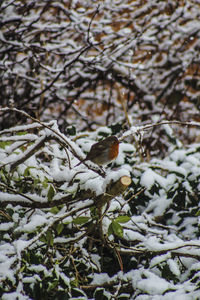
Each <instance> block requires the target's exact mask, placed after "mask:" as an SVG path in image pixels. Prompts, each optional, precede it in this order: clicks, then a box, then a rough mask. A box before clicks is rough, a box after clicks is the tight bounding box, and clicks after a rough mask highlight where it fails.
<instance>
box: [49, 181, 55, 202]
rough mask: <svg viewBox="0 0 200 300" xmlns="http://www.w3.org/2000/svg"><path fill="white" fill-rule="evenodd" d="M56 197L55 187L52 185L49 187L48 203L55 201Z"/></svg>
mask: <svg viewBox="0 0 200 300" xmlns="http://www.w3.org/2000/svg"><path fill="white" fill-rule="evenodd" d="M54 195H55V189H54V187H53V185H52V184H51V185H50V187H49V190H48V193H47V198H48V201H51V200H52V199H53V197H54Z"/></svg>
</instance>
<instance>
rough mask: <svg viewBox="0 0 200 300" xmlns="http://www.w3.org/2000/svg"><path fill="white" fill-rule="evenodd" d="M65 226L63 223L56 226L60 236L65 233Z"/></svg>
mask: <svg viewBox="0 0 200 300" xmlns="http://www.w3.org/2000/svg"><path fill="white" fill-rule="evenodd" d="M63 228H64V225H63V223H58V224H57V226H56V231H57V233H58V234H60V233H61V232H62V231H63Z"/></svg>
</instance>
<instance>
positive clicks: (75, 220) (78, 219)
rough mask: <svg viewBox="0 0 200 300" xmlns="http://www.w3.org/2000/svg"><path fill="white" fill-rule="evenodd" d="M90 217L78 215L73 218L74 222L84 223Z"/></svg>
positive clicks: (77, 223)
mask: <svg viewBox="0 0 200 300" xmlns="http://www.w3.org/2000/svg"><path fill="white" fill-rule="evenodd" d="M89 219H90V218H89V217H77V218H76V219H74V220H73V223H74V224H76V225H83V224H85V223H87V222H88V221H89Z"/></svg>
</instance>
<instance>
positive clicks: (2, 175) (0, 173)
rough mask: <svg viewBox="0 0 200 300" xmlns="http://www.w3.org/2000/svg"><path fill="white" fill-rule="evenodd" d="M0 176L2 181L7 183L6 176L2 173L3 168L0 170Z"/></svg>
mask: <svg viewBox="0 0 200 300" xmlns="http://www.w3.org/2000/svg"><path fill="white" fill-rule="evenodd" d="M0 178H1V180H2V182H4V183H7V180H6V176H5V175H4V172H3V169H1V171H0Z"/></svg>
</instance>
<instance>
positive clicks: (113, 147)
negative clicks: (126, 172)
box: [76, 135, 119, 166]
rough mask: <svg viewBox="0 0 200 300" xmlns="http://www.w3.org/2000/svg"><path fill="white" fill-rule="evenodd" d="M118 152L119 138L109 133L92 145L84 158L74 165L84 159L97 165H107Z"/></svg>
mask: <svg viewBox="0 0 200 300" xmlns="http://www.w3.org/2000/svg"><path fill="white" fill-rule="evenodd" d="M118 153H119V140H118V138H117V137H116V136H114V135H111V136H109V137H107V138H105V139H104V140H102V141H100V142H98V143H95V144H94V145H92V147H91V149H90V151H89V152H88V154H87V156H86V158H85V159H84V160H82V161H80V162H79V163H78V164H77V165H76V166H79V165H80V164H82V163H83V162H85V161H86V160H90V161H92V162H93V163H95V164H97V165H99V166H102V165H107V164H109V163H110V162H111V161H113V160H115V159H116V158H117V156H118Z"/></svg>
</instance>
